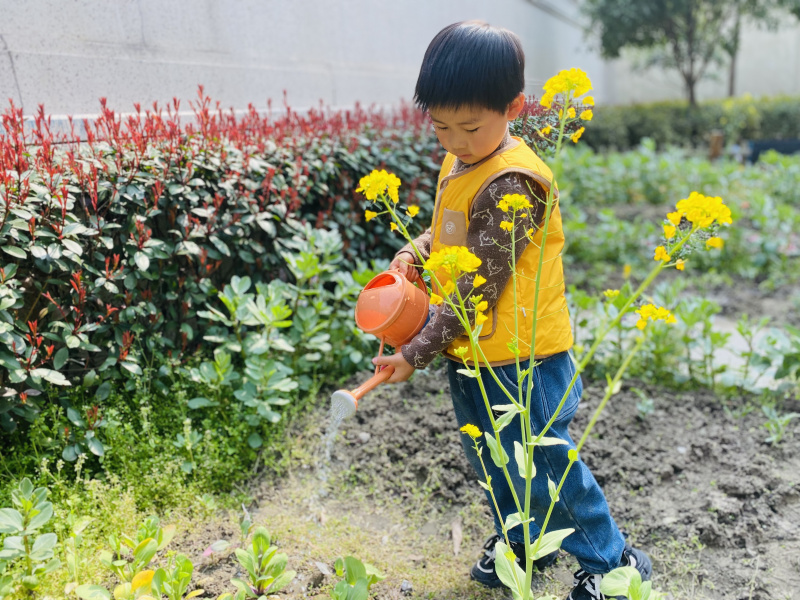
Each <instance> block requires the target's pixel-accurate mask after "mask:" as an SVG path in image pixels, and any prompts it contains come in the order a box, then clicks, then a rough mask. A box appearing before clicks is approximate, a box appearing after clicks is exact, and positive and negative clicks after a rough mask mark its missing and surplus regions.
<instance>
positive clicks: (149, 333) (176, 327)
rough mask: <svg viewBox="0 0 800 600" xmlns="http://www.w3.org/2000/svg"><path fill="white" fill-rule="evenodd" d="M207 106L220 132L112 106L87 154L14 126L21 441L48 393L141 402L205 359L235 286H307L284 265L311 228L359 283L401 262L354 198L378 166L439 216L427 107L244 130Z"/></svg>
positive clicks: (6, 143)
mask: <svg viewBox="0 0 800 600" xmlns="http://www.w3.org/2000/svg"><path fill="white" fill-rule="evenodd" d="M198 107H199V108H198V109H197V110H198V115H197V116H198V122H199V123H202V124H203V126H202V127H200V128H199V130H197V129H195V128H193V127H187V128H186V130H185V131H184V130H183V128H182V126H181V125H180V123H178V122H177V121H174V120H173V119H172V118H171V117H168V116H166V115H163V114H161V115H154V114H147V115H142V119H141V121H137V120H135V119H134V120H133V121H132V122H130V123H127V124H123V123H122V122H121V120H120V119H119V117H117V116H116V115H115V114H114V113H113V112H112V111H110V110H104V112H103V115H102V118H101V119H99V120H98V122H97V123H96V130H95V131H90V132H89V142H88V143H83V144H82V143H78V141H77V140H69V143H65V144H54V141H59V142H63V141H65V140H55V139H54V137H55V136H54V134H52V133H51V132H50V131H49V128H48V126H47V123H46V120H45V119H44V118H43V117H42V118H41V119H37V120H36V123H35V131H34V132H33V134H32V135H30V134H29V135H26V134H25V126H24V125H23V119H22V114H21V111H19V113H17V112H16V111H15V110H13V109H12V111H11V112H10V113H9V114H8V115H7V116H8V118H7V120H5V121H4V124H5V127H4V135H0V147H2V151H1V152H0V157H1V158H0V174H2V177H0V198H1V199H2V202H0V248H2V256H3V257H4V258H5V262H4V263H0V385H2V386H4V389H3V390H2V391H3V393H2V395H0V427H2V429H3V430H4V431H6V432H11V431H13V430H14V429H15V428H16V427H17V425H18V424H19V423H20V422H23V423H24V422H31V421H32V420H33V419H35V417H36V415H37V414H38V413H39V412H40V411H41V410H42V408H43V400H46V399H51V398H52V397H54V396H57V394H51V395H42V392H44V391H45V389H47V388H48V387H49V386H62V387H68V386H75V385H77V384H79V383H81V382H82V381H83V382H86V381H87V379H88V381H90V382H91V383H85V385H86V387H87V388H88V389H89V391H94V390H95V389H98V390H99V389H101V388H102V386H103V384H106V383H109V384H110V383H113V384H114V386H115V387H116V386H119V385H125V386H127V389H128V390H132V389H133V386H134V385H135V383H134V382H133V378H135V377H136V376H142V374H143V369H144V366H145V365H146V364H154V363H156V364H158V366H160V365H161V364H164V363H169V362H170V361H175V360H184V359H186V358H189V357H191V356H192V354H193V353H194V352H196V351H198V350H199V349H201V346H202V339H201V336H200V335H197V332H198V331H199V329H198V328H202V321H201V318H200V317H199V316H198V315H197V310H198V309H202V308H203V306H204V304H205V303H206V301H207V300H208V299H209V298H210V297H211V296H213V295H214V294H215V293H216V290H217V289H218V288H222V287H223V286H224V285H225V284H226V283H228V282H229V281H230V278H231V276H232V275H233V274H234V273H235V274H237V275H239V276H249V277H250V278H251V279H252V280H253V281H254V282H261V281H269V280H272V279H275V278H281V277H283V278H285V279H290V278H291V277H292V275H291V272H290V271H289V269H288V268H287V265H286V263H285V258H284V256H283V254H284V252H285V251H287V248H289V247H290V246H291V243H289V244H288V245H286V244H284V241H287V240H289V239H290V238H292V236H294V235H296V234H297V233H298V231H297V228H296V224H297V221H296V220H295V218H298V217H302V218H305V219H307V220H309V221H310V222H312V223H315V224H317V225H319V226H323V225H327V226H329V227H331V228H334V229H336V230H338V231H339V233H340V235H341V236H343V237H344V242H343V243H342V248H341V252H342V253H343V254H344V255H345V257H346V261H347V264H348V265H349V266H348V267H347V270H349V269H350V268H352V266H354V265H355V264H356V259H361V260H364V259H368V258H370V257H377V256H386V255H388V254H389V253H390V252H391V251H392V250H393V249H395V248H397V247H398V246H399V245H400V240H399V238H397V237H396V236H392V235H389V232H388V230H381V228H378V229H377V230H376V229H375V228H372V229H371V230H370V232H369V233H367V232H365V231H364V230H363V229H362V228H361V227H360V225H359V221H360V219H361V217H360V215H361V208H360V202H361V201H360V200H359V198H357V197H356V195H355V194H354V192H353V190H354V188H355V187H356V185H357V179H358V176H360V175H359V174H360V173H363V172H364V170H368V169H370V168H373V167H387V166H388V167H389V168H392V169H394V170H395V171H396V172H397V173H398V174H399V175H400V176H401V177H402V178H403V181H404V183H405V187H404V189H403V190H402V191H401V194H402V195H403V196H404V198H403V200H404V201H405V202H406V203H408V201H410V200H413V203H415V204H419V205H421V207H422V208H421V213H420V214H421V215H422V217H421V218H422V219H423V220H424V219H425V218H429V216H430V211H431V209H432V208H431V207H432V199H433V193H434V191H433V190H434V189H435V187H436V166H435V165H436V160H437V158H438V154H439V152H440V149H439V146H438V143H437V142H436V140H435V137H433V136H432V135H430V131H429V130H428V129H427V128H426V127H425V125H424V122H423V120H422V115H421V114H419V113H418V111H412V110H410V109H404V110H400V111H398V112H397V113H396V114H393V115H388V116H387V115H383V114H380V113H375V114H373V113H368V112H365V111H362V110H357V111H352V112H349V113H347V114H343V113H342V114H338V113H337V114H331V115H320V114H317V113H315V112H312V113H311V114H310V115H309V116H308V117H306V118H301V117H298V116H296V115H295V116H292V113H290V115H289V116H287V117H286V119H285V120H284V121H281V122H279V123H273V122H266V121H265V120H264V119H263V118H262V117H260V116H259V115H257V114H256V113H255V112H253V114H248V115H247V116H246V117H243V118H242V121H241V122H239V121H237V120H236V119H235V118H228V117H227V116H224V115H222V114H221V113H220V114H215V113H214V112H213V111H211V110H210V109H209V101H208V99H207V98H204V97H201V99H200V102H199V103H198ZM40 116H41V115H40ZM134 121H135V122H134ZM31 139H35V140H36V143H31ZM98 386H100V388H98ZM105 393H106V395H107V392H105ZM98 400H99V401H102V398H99V399H98ZM90 438H91V436H90ZM70 445H71V446H77V448H75V447H73V449H72V450H71V451H70V454H77V453H78V452H79V451H85V449H86V444H83V442H82V441H81V440H75V441H73V442H72V443H71V444H70ZM101 447H102V443H100V444H99V445H97V444H95V449H99V448H101ZM88 449H89V451H93V448H92V446H88Z"/></svg>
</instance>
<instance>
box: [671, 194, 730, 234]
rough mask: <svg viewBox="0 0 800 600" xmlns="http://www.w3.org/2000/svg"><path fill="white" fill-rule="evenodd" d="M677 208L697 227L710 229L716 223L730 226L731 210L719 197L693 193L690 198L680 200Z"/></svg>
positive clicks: (679, 212)
mask: <svg viewBox="0 0 800 600" xmlns="http://www.w3.org/2000/svg"><path fill="white" fill-rule="evenodd" d="M675 208H676V210H677V212H678V214H680V215H681V216H685V217H686V219H687V220H688V221H689V222H690V223H692V225H695V226H697V227H701V228H702V227H710V226H711V225H713V224H714V223H715V222H716V223H717V224H719V225H730V224H731V223H732V222H733V220H732V219H731V210H730V209H729V208H728V207H727V206H725V203H724V202H723V201H722V198H720V197H719V196H714V197H711V196H704V195H703V194H700V193H699V192H692V193H691V194H689V197H688V198H684V199H683V200H680V201H679V202H678V204H677V205H675Z"/></svg>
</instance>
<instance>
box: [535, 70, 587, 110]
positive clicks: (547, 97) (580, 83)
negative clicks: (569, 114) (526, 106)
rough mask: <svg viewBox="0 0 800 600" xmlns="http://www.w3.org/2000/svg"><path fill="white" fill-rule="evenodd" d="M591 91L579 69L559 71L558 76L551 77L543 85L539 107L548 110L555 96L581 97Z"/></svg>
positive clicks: (584, 74) (582, 72)
mask: <svg viewBox="0 0 800 600" xmlns="http://www.w3.org/2000/svg"><path fill="white" fill-rule="evenodd" d="M591 89H592V82H591V81H590V80H589V78H588V77H587V76H586V73H585V72H584V71H582V70H581V69H575V68H573V69H569V70H568V71H567V70H564V71H560V72H559V73H558V75H556V76H554V77H551V78H550V79H548V80H547V82H546V83H545V84H544V92H545V93H544V95H543V96H542V99H541V101H540V102H541V105H542V106H544V107H546V108H550V107H551V106H552V105H553V100H554V99H555V97H556V95H558V94H562V95H563V96H565V99H569V98H577V97H578V96H583V95H584V94H586V93H587V92H589V90H591Z"/></svg>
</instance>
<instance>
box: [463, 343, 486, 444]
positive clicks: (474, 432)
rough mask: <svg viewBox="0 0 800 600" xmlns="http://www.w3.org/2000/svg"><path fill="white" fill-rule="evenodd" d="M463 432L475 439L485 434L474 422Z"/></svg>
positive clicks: (468, 424)
mask: <svg viewBox="0 0 800 600" xmlns="http://www.w3.org/2000/svg"><path fill="white" fill-rule="evenodd" d="M464 350H466V348H464ZM461 433H466V434H467V435H468V436H469V437H471V438H472V439H473V440H474V439H475V438H479V437H481V436H482V435H483V434H482V433H481V430H480V429H478V428H477V427H475V425H472V424H470V423H467V424H466V425H464V426H463V427H462V428H461Z"/></svg>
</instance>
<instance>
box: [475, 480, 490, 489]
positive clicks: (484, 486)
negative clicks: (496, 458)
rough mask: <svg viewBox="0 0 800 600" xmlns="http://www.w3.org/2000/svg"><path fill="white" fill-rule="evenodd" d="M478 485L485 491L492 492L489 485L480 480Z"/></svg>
mask: <svg viewBox="0 0 800 600" xmlns="http://www.w3.org/2000/svg"><path fill="white" fill-rule="evenodd" d="M478 485H479V486H481V487H482V488H483V489H485V490H486V491H487V492H489V491H491V490H492V488H491V487H490V486H489V484H488V483H486V482H485V481H481V480H478Z"/></svg>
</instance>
